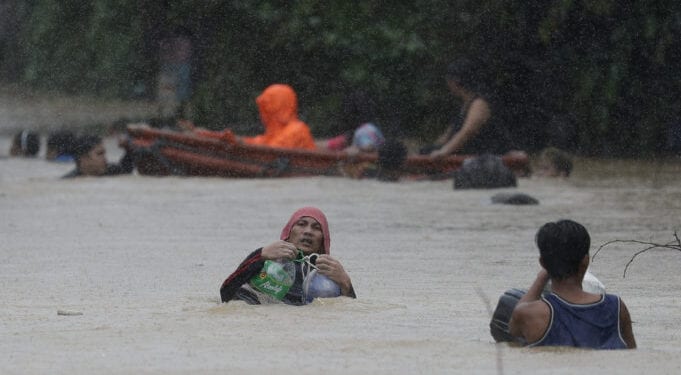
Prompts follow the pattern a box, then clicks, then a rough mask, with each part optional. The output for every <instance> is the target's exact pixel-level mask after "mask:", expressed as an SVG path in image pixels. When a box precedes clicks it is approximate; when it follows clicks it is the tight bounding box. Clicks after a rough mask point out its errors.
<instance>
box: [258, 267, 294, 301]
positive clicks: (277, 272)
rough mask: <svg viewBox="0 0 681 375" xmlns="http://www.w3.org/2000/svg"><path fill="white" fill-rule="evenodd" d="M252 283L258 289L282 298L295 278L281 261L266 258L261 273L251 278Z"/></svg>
mask: <svg viewBox="0 0 681 375" xmlns="http://www.w3.org/2000/svg"><path fill="white" fill-rule="evenodd" d="M250 284H251V286H252V287H253V288H255V289H256V290H258V291H260V292H262V293H265V294H267V295H270V296H272V297H274V298H276V299H278V300H281V299H283V298H284V296H285V295H286V293H288V290H289V289H290V288H291V285H293V278H292V277H291V276H290V275H289V274H288V272H287V271H286V270H285V269H284V266H283V265H282V264H281V263H278V262H274V261H271V260H266V261H265V265H264V266H263V267H262V270H260V273H259V274H257V275H255V276H253V277H252V278H251V281H250Z"/></svg>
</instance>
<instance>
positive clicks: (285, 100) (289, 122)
mask: <svg viewBox="0 0 681 375" xmlns="http://www.w3.org/2000/svg"><path fill="white" fill-rule="evenodd" d="M255 102H256V104H257V105H258V110H259V112H260V120H261V121H262V123H263V125H264V127H265V132H264V133H263V134H260V135H257V136H255V137H237V136H235V135H234V134H233V133H232V132H231V131H230V130H228V129H226V130H223V131H217V132H216V131H210V130H205V129H201V128H195V127H193V125H191V124H188V123H187V122H184V123H183V124H180V126H182V127H185V128H190V129H192V130H193V131H194V133H195V134H197V135H201V136H206V137H211V138H218V139H222V140H225V141H227V142H239V141H241V142H243V143H246V144H253V145H263V146H269V147H277V148H296V149H308V150H313V149H315V142H314V138H312V133H311V132H310V128H309V127H308V126H307V124H305V123H304V122H302V121H300V120H299V119H298V98H297V96H296V93H295V91H293V88H292V87H291V86H289V85H285V84H273V85H270V86H269V87H267V88H266V89H265V90H264V91H263V92H262V94H260V95H259V96H258V97H257V98H256V99H255Z"/></svg>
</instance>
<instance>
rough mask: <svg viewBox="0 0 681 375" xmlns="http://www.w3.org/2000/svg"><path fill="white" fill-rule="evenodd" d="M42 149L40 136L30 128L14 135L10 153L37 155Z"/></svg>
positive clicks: (15, 154)
mask: <svg viewBox="0 0 681 375" xmlns="http://www.w3.org/2000/svg"><path fill="white" fill-rule="evenodd" d="M38 151H40V136H39V135H38V133H36V132H32V131H30V130H22V131H20V132H19V133H17V134H16V135H15V136H14V139H13V140H12V147H11V148H10V150H9V154H10V155H12V156H36V154H38Z"/></svg>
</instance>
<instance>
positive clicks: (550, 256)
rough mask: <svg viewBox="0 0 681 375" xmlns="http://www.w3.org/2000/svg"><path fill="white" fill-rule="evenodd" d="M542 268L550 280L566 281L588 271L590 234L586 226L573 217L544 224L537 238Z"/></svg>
mask: <svg viewBox="0 0 681 375" xmlns="http://www.w3.org/2000/svg"><path fill="white" fill-rule="evenodd" d="M535 241H536V243H537V247H538V248H539V257H540V262H541V265H542V267H544V268H545V269H546V271H547V272H548V274H549V276H550V277H551V279H555V280H563V279H566V278H568V277H571V276H574V275H577V274H578V273H579V272H586V268H587V266H588V265H589V261H588V255H589V246H590V245H591V237H590V236H589V232H587V230H586V228H584V226H583V225H581V224H579V223H577V222H574V221H572V220H559V221H556V222H550V223H546V224H544V225H543V226H542V227H541V228H539V231H538V232H537V236H536V238H535Z"/></svg>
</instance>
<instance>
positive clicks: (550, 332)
mask: <svg viewBox="0 0 681 375" xmlns="http://www.w3.org/2000/svg"><path fill="white" fill-rule="evenodd" d="M542 300H543V301H544V302H546V303H547V304H548V305H549V307H550V308H551V319H550V321H549V327H548V328H547V329H546V332H545V333H544V336H543V337H542V338H541V339H539V341H537V342H535V343H532V344H530V345H529V346H574V347H578V348H592V349H625V348H626V347H627V345H626V343H625V342H624V340H623V339H622V334H621V332H620V319H619V317H620V299H619V297H618V296H616V295H613V294H602V295H601V300H600V301H598V302H594V303H589V304H584V305H578V304H573V303H570V302H567V301H565V300H564V299H562V298H560V297H559V296H558V295H556V294H554V293H550V294H546V295H544V296H543V297H542Z"/></svg>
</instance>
